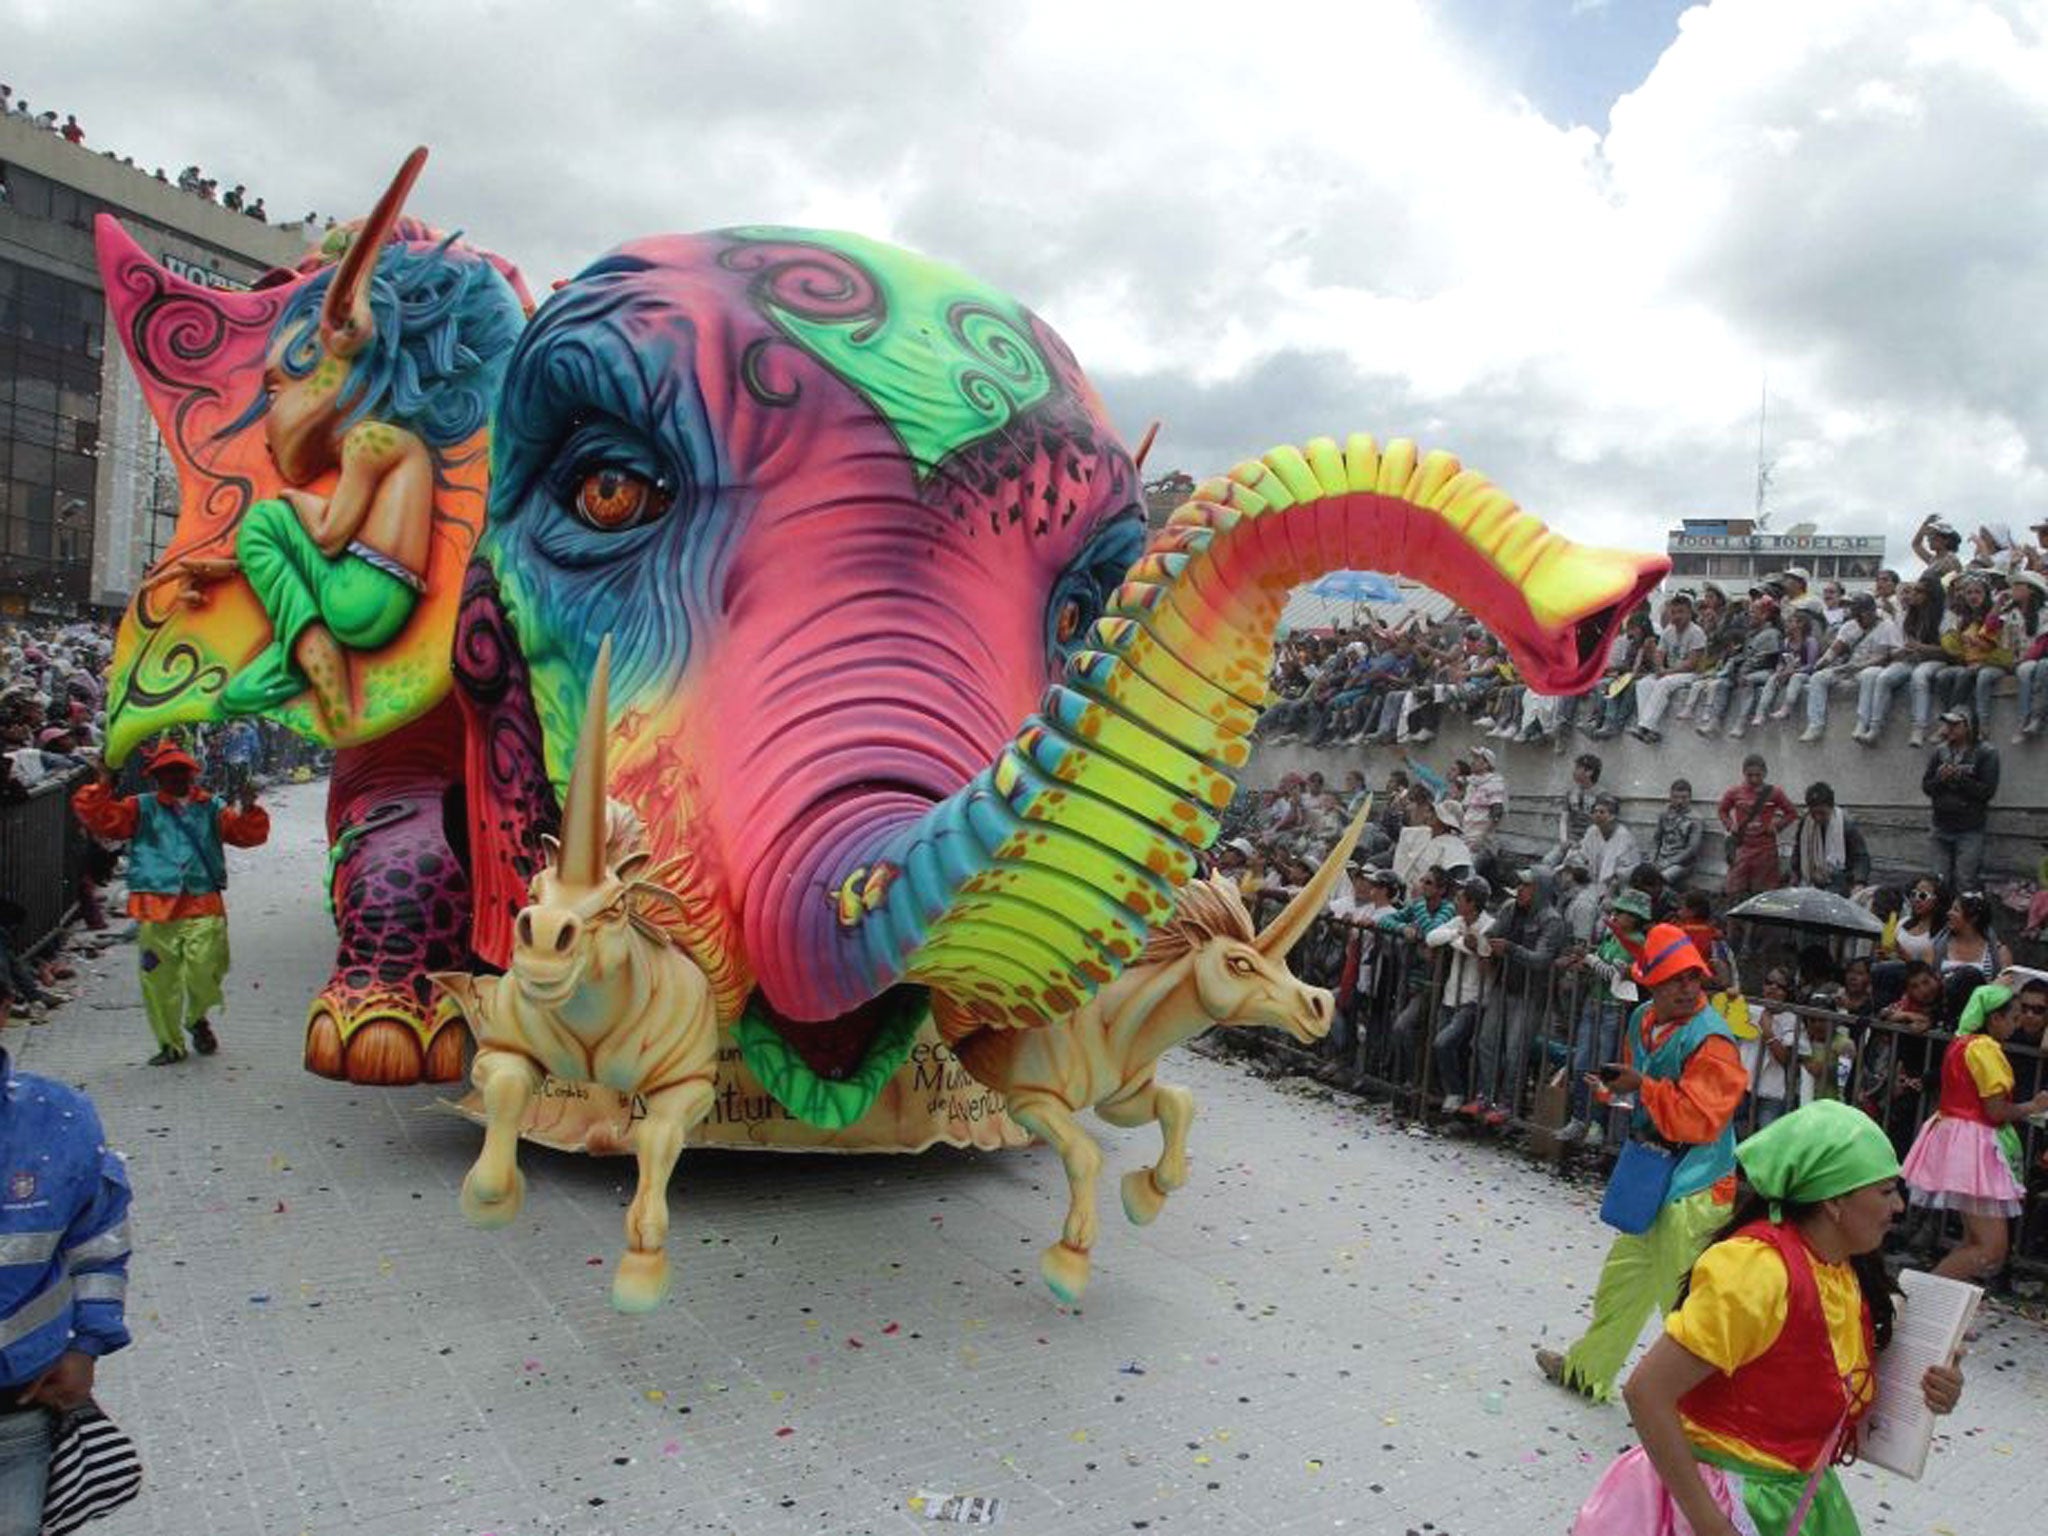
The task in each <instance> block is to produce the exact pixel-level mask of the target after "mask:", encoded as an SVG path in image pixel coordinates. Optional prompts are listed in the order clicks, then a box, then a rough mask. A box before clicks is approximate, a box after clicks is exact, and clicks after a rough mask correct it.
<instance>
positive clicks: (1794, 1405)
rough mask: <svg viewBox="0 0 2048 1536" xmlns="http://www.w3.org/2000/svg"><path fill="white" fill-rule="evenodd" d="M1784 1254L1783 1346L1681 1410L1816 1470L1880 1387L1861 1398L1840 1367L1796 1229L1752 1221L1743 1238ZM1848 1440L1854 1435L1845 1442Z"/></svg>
mask: <svg viewBox="0 0 2048 1536" xmlns="http://www.w3.org/2000/svg"><path fill="white" fill-rule="evenodd" d="M1735 1236H1737V1237H1754V1238H1758V1239H1760V1240H1761V1241H1763V1242H1766V1243H1769V1244H1770V1245H1771V1246H1772V1247H1773V1248H1775V1249H1777V1250H1778V1257H1779V1258H1780V1259H1782V1260H1784V1262H1785V1326H1784V1328H1783V1330H1781V1331H1780V1332H1779V1334H1778V1337H1777V1340H1776V1341H1775V1342H1774V1343H1773V1344H1772V1345H1771V1347H1770V1348H1769V1349H1767V1350H1765V1351H1764V1352H1763V1353H1762V1354H1761V1355H1759V1356H1757V1358H1756V1359H1754V1360H1752V1361H1750V1362H1749V1363H1748V1364H1747V1365H1741V1366H1737V1367H1736V1368H1735V1370H1733V1371H1732V1372H1730V1373H1728V1374H1727V1375H1722V1374H1721V1373H1720V1372H1718V1371H1716V1372H1715V1373H1714V1374H1713V1375H1712V1376H1709V1377H1708V1378H1707V1379H1706V1380H1705V1381H1703V1382H1701V1383H1700V1384H1699V1385H1698V1386H1696V1387H1694V1388H1693V1389H1692V1390H1691V1391H1690V1392H1688V1393H1686V1394H1685V1396H1683V1397H1681V1398H1680V1399H1679V1400H1678V1411H1679V1412H1680V1413H1682V1414H1684V1415H1685V1417H1686V1418H1687V1419H1688V1420H1690V1421H1691V1422H1692V1423H1694V1424H1696V1425H1698V1426H1699V1427H1700V1428H1702V1429H1709V1430H1712V1431H1713V1432H1714V1433H1715V1434H1717V1435H1725V1436H1730V1437H1732V1438H1734V1439H1737V1440H1741V1441H1742V1442H1744V1443H1745V1444H1747V1445H1753V1446H1755V1447H1756V1448H1757V1449H1758V1450H1759V1451H1762V1452H1764V1453H1765V1454H1766V1455H1769V1456H1775V1457H1777V1458H1778V1459H1779V1460H1780V1461H1783V1462H1785V1463H1786V1464H1788V1465H1790V1466H1794V1467H1799V1468H1803V1469H1805V1470H1808V1471H1811V1470H1812V1469H1813V1468H1814V1467H1815V1466H1817V1465H1818V1464H1819V1463H1820V1461H1821V1458H1823V1457H1825V1456H1828V1455H1829V1454H1830V1453H1831V1452H1832V1451H1833V1450H1834V1449H1835V1447H1834V1445H1833V1443H1832V1442H1833V1439H1834V1434H1835V1430H1836V1429H1837V1427H1839V1426H1840V1425H1841V1424H1842V1423H1843V1416H1844V1414H1845V1413H1846V1414H1847V1416H1848V1422H1849V1424H1850V1425H1851V1426H1852V1427H1853V1426H1854V1424H1855V1423H1856V1422H1857V1421H1858V1420H1860V1419H1861V1418H1862V1417H1863V1415H1864V1414H1865V1413H1867V1412H1869V1411H1870V1403H1871V1400H1872V1398H1873V1397H1874V1396H1875V1389H1874V1387H1872V1386H1871V1385H1869V1384H1867V1383H1866V1384H1864V1385H1863V1387H1862V1390H1861V1391H1859V1392H1858V1393H1857V1394H1856V1396H1855V1399H1854V1400H1853V1401H1852V1399H1851V1396H1850V1388H1849V1383H1848V1382H1847V1381H1845V1380H1844V1379H1843V1377H1842V1372H1841V1367H1840V1366H1839V1365H1837V1364H1836V1362H1835V1347H1834V1345H1833V1343H1831V1342H1830V1341H1829V1338H1828V1319H1827V1313H1826V1312H1824V1311H1823V1310H1822V1309H1821V1304H1820V1287H1819V1286H1818V1285H1817V1284H1816V1283H1815V1281H1814V1278H1813V1263H1814V1260H1813V1252H1812V1250H1811V1249H1809V1248H1808V1247H1807V1246H1806V1240H1805V1239H1804V1238H1802V1237H1801V1236H1800V1235H1799V1232H1798V1230H1797V1229H1796V1228H1794V1227H1791V1226H1773V1225H1772V1224H1771V1223H1770V1222H1768V1221H1755V1222H1751V1223H1750V1224H1749V1225H1748V1226H1746V1227H1743V1228H1741V1229H1740V1230H1739V1231H1737V1232H1736V1233H1735ZM1863 1353H1864V1356H1865V1357H1866V1358H1867V1359H1870V1360H1875V1359H1876V1358H1877V1343H1876V1336H1875V1335H1874V1333H1873V1332H1872V1330H1871V1326H1870V1309H1869V1307H1867V1306H1866V1307H1865V1308H1864V1309H1863ZM1845 1438H1846V1436H1845Z"/></svg>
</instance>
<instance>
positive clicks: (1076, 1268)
mask: <svg viewBox="0 0 2048 1536" xmlns="http://www.w3.org/2000/svg"><path fill="white" fill-rule="evenodd" d="M1038 1272H1039V1274H1041V1275H1043V1276H1044V1277H1045V1285H1046V1289H1047V1290H1049V1291H1051V1292H1052V1293H1053V1295H1054V1296H1056V1297H1058V1298H1059V1299H1060V1300H1061V1301H1063V1302H1065V1303H1066V1304H1067V1305H1068V1306H1070V1307H1071V1306H1072V1305H1074V1303H1075V1302H1077V1301H1079V1300H1080V1299H1081V1293H1082V1292H1083V1291H1085V1290H1087V1289H1088V1252H1087V1250H1086V1249H1084V1248H1076V1247H1075V1246H1074V1245H1073V1244H1072V1243H1068V1242H1058V1243H1054V1244H1053V1245H1052V1246H1051V1247H1050V1248H1048V1249H1046V1250H1045V1256H1044V1257H1043V1258H1041V1259H1040V1260H1039V1261H1038Z"/></svg>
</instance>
